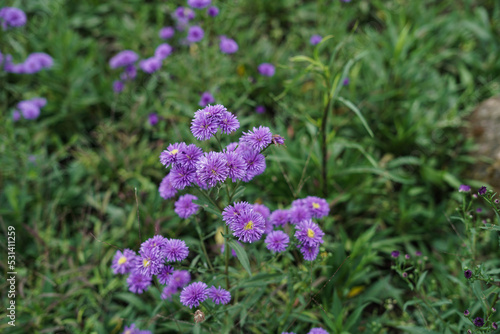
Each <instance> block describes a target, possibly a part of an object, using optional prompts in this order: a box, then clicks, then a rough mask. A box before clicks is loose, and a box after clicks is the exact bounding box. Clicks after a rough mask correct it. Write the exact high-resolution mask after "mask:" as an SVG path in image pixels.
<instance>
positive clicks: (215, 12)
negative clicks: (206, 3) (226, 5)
mask: <svg viewBox="0 0 500 334" xmlns="http://www.w3.org/2000/svg"><path fill="white" fill-rule="evenodd" d="M207 14H208V15H209V16H211V17H216V16H217V15H219V8H217V7H215V6H212V7H208V9H207Z"/></svg>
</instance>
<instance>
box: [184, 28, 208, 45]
mask: <svg viewBox="0 0 500 334" xmlns="http://www.w3.org/2000/svg"><path fill="white" fill-rule="evenodd" d="M204 35H205V33H204V31H203V29H202V28H201V27H200V26H192V27H189V30H188V34H187V40H188V42H191V43H196V42H199V41H201V40H202V39H203V36H204Z"/></svg>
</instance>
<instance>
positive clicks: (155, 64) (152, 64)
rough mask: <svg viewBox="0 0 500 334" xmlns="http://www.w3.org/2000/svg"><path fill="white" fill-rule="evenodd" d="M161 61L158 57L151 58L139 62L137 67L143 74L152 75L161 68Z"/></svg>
mask: <svg viewBox="0 0 500 334" xmlns="http://www.w3.org/2000/svg"><path fill="white" fill-rule="evenodd" d="M161 65H162V59H161V58H158V57H151V58H146V59H144V60H141V61H140V62H139V67H140V68H141V70H142V71H143V72H144V73H148V74H151V73H154V72H156V71H158V70H159V69H160V68H161Z"/></svg>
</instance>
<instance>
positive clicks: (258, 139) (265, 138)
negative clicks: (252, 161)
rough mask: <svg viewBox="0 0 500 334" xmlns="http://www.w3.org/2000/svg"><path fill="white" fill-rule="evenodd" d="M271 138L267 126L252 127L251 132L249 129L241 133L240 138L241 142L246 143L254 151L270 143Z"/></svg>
mask: <svg viewBox="0 0 500 334" xmlns="http://www.w3.org/2000/svg"><path fill="white" fill-rule="evenodd" d="M272 138H273V134H272V133H271V130H269V128H268V127H265V126H259V128H258V129H257V128H255V127H254V128H253V132H252V131H249V132H247V133H245V132H244V133H243V136H242V137H241V138H240V141H241V142H242V143H246V144H248V145H249V146H250V147H252V148H253V149H254V150H256V151H259V152H260V151H262V150H263V149H264V148H266V147H267V146H268V145H269V144H271V141H272Z"/></svg>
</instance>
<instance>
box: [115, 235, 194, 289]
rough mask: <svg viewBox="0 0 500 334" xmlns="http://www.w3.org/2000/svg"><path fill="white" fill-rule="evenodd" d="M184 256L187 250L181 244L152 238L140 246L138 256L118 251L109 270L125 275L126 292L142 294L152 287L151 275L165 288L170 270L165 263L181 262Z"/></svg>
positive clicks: (126, 251) (158, 237)
mask: <svg viewBox="0 0 500 334" xmlns="http://www.w3.org/2000/svg"><path fill="white" fill-rule="evenodd" d="M188 254H189V250H188V247H187V246H186V244H185V243H184V241H182V240H178V239H167V238H164V237H162V236H161V235H156V236H154V237H153V238H150V239H148V240H146V241H144V242H143V243H142V245H141V247H140V250H139V254H136V253H135V252H134V251H132V250H130V249H125V250H124V251H123V252H122V251H120V250H118V251H117V252H116V254H115V256H114V258H113V261H112V264H111V268H112V269H113V273H115V274H122V275H123V274H129V276H128V277H127V283H128V286H129V290H130V291H131V292H134V293H142V292H144V291H146V290H147V289H148V287H149V286H150V285H151V284H152V280H153V276H154V275H156V276H157V277H158V281H159V282H160V283H161V284H168V283H169V281H170V280H171V277H172V276H173V273H174V269H173V268H172V267H171V266H170V265H167V264H166V263H167V262H176V261H182V260H184V259H185V258H186V257H187V256H188ZM188 281H189V280H188ZM186 284H187V283H186Z"/></svg>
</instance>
